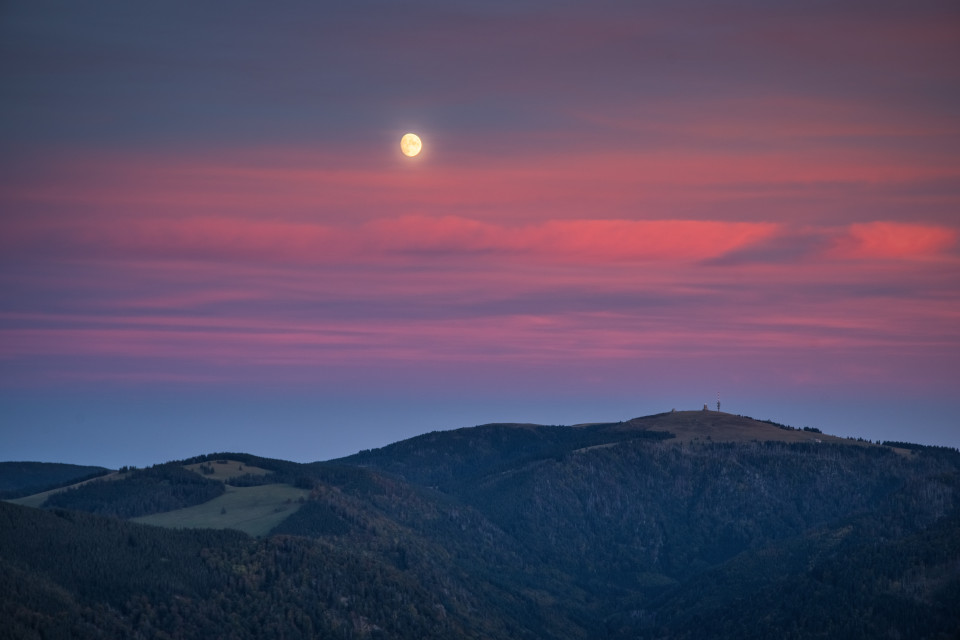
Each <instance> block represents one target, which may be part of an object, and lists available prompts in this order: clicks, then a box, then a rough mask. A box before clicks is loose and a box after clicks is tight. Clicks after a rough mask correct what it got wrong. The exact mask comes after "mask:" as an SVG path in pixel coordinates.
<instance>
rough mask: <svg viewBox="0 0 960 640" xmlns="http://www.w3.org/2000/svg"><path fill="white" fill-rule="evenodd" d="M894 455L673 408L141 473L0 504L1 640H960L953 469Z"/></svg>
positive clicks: (896, 450) (810, 433)
mask: <svg viewBox="0 0 960 640" xmlns="http://www.w3.org/2000/svg"><path fill="white" fill-rule="evenodd" d="M892 444H893V445H896V446H888V445H878V444H873V443H870V442H867V441H862V440H854V439H846V438H836V437H833V436H830V435H827V434H822V433H820V432H819V431H817V430H815V429H810V428H807V429H794V428H791V427H787V426H785V425H777V424H774V423H771V422H768V421H758V420H753V419H751V418H746V417H741V416H735V415H731V414H724V413H719V412H714V411H680V412H670V413H665V414H659V415H656V416H647V417H644V418H637V419H635V420H630V421H627V422H618V423H596V424H585V425H577V426H572V427H564V426H545V425H529V424H490V425H481V426H478V427H472V428H465V429H458V430H454V431H444V432H434V433H429V434H424V435H422V436H418V437H416V438H411V439H409V440H404V441H401V442H397V443H395V444H392V445H389V446H387V447H383V448H381V449H375V450H369V451H362V452H359V453H357V454H355V455H353V456H349V457H347V458H343V459H340V460H334V461H329V462H317V463H311V464H297V463H292V462H287V461H282V460H271V459H266V458H259V457H256V456H252V455H249V454H240V453H216V454H210V455H207V456H198V457H197V458H192V459H190V460H184V461H179V462H177V463H165V464H163V465H156V466H155V467H153V468H151V469H144V470H128V471H127V472H126V473H125V474H118V475H117V476H115V477H112V479H110V480H104V481H101V482H94V483H89V484H86V485H84V486H82V487H79V488H77V489H74V490H67V491H64V492H61V493H59V494H58V495H56V496H54V497H52V498H49V499H48V503H50V504H48V505H47V508H45V509H29V508H25V507H21V506H17V505H11V504H0V576H4V577H2V578H0V594H2V595H0V616H2V617H0V619H2V620H6V622H0V629H3V630H4V631H5V632H6V636H4V631H0V637H58V636H59V637H85V636H84V634H85V633H86V634H88V635H90V636H91V637H95V635H96V634H95V633H94V631H93V629H109V630H111V631H110V633H111V634H113V635H119V636H136V635H137V634H140V635H141V636H143V637H182V638H188V637H200V636H201V635H203V636H209V637H230V638H255V637H265V636H270V637H274V636H275V637H285V638H299V637H345V638H366V637H372V638H376V637H383V638H387V637H389V638H407V637H410V638H414V637H416V638H555V639H561V638H564V639H565V638H584V639H587V638H598V639H599V638H614V639H616V638H650V639H654V638H667V637H669V638H733V637H737V638H743V637H747V638H750V637H755V638H761V637H763V638H766V637H784V638H814V637H844V638H883V637H889V638H895V637H901V638H906V637H910V638H954V637H957V634H958V633H960V609H958V608H957V607H956V602H960V544H957V541H958V540H960V452H957V451H956V450H953V449H948V448H943V447H923V446H919V445H910V444H909V443H892ZM98 485H99V486H98ZM51 501H52V502H51ZM54 503H55V504H57V505H59V506H57V507H54V506H53V504H54ZM78 510H83V511H87V512H90V513H81V512H80V511H78ZM97 514H113V516H112V517H107V516H106V515H97ZM116 516H120V517H121V518H135V519H136V520H137V522H133V521H129V520H124V519H118V518H117V517H116ZM145 522H152V523H154V524H160V525H167V526H172V527H205V528H182V529H169V528H158V527H155V526H148V525H146V524H143V523H145ZM231 529H241V530H242V531H243V530H245V531H247V533H248V534H256V535H258V536H259V537H252V536H251V535H247V534H245V533H242V532H240V531H233V530H231ZM84 625H87V626H84ZM91 625H92V626H91ZM84 630H86V631H84Z"/></svg>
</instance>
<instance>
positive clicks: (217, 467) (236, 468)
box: [184, 460, 270, 481]
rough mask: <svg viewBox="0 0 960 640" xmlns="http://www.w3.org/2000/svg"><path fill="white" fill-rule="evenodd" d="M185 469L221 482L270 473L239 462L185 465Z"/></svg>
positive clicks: (225, 461)
mask: <svg viewBox="0 0 960 640" xmlns="http://www.w3.org/2000/svg"><path fill="white" fill-rule="evenodd" d="M184 468H185V469H189V470H190V471H194V472H196V473H199V474H200V475H202V476H203V477H205V478H210V479H211V480H221V481H223V480H230V479H231V478H236V477H238V476H245V475H251V476H265V475H267V474H268V473H270V471H269V470H267V469H261V468H260V467H253V466H250V465H245V464H243V463H242V462H240V461H239V460H211V461H210V462H198V463H196V464H188V465H184Z"/></svg>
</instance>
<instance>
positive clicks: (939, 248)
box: [831, 222, 958, 260]
mask: <svg viewBox="0 0 960 640" xmlns="http://www.w3.org/2000/svg"><path fill="white" fill-rule="evenodd" d="M957 238H958V233H957V230H956V229H951V228H949V227H943V226H935V225H922V224H907V223H899V222H870V223H866V224H852V225H850V226H849V227H848V228H847V229H846V230H845V233H844V234H843V235H842V236H841V237H839V238H838V239H837V241H836V243H835V246H834V247H833V250H832V252H831V254H832V255H833V256H835V257H838V258H848V259H887V260H899V259H913V258H926V257H934V256H937V255H939V254H943V253H945V252H947V251H949V250H950V249H952V248H953V247H954V246H956V244H957Z"/></svg>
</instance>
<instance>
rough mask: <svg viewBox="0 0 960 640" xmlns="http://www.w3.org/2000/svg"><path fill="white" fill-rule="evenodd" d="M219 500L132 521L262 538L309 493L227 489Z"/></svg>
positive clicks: (281, 488)
mask: <svg viewBox="0 0 960 640" xmlns="http://www.w3.org/2000/svg"><path fill="white" fill-rule="evenodd" d="M226 489H227V491H226V493H224V494H223V495H222V496H219V497H217V498H214V499H213V500H210V501H208V502H204V503H203V504H198V505H196V506H193V507H186V508H184V509H177V510H175V511H167V512H166V513H155V514H153V515H149V516H141V517H139V518H133V521H134V522H141V523H143V524H152V525H155V526H158V527H166V528H169V529H237V530H239V531H243V532H244V533H247V534H249V535H251V536H264V535H266V534H268V533H270V530H271V529H273V528H274V527H275V526H277V525H278V524H280V522H282V521H283V520H284V519H285V518H286V517H287V516H289V515H290V514H292V513H294V512H296V510H297V509H299V508H300V502H299V500H300V498H304V499H306V497H307V495H308V494H309V491H307V490H305V489H297V488H296V487H292V486H290V485H288V484H266V485H260V486H256V487H231V486H229V485H227V487H226Z"/></svg>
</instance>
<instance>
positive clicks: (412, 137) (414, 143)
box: [400, 133, 423, 158]
mask: <svg viewBox="0 0 960 640" xmlns="http://www.w3.org/2000/svg"><path fill="white" fill-rule="evenodd" d="M421 148H423V144H422V143H421V142H420V138H419V137H418V136H417V134H415V133H405V134H404V135H403V137H402V138H400V151H403V155H405V156H407V157H408V158H412V157H413V156H415V155H417V154H418V153H420V149H421Z"/></svg>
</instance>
